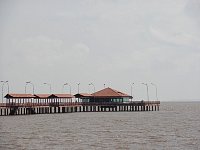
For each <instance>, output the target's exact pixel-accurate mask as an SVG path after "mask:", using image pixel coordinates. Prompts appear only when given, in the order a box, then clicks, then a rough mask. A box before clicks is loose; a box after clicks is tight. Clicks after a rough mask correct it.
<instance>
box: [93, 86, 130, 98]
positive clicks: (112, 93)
mask: <svg viewBox="0 0 200 150" xmlns="http://www.w3.org/2000/svg"><path fill="white" fill-rule="evenodd" d="M92 95H93V96H95V97H131V96H129V95H127V94H125V93H122V92H120V91H117V90H114V89H111V88H109V87H108V88H105V89H103V90H100V91H98V92H95V93H93V94H92Z"/></svg>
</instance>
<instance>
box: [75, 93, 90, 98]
mask: <svg viewBox="0 0 200 150" xmlns="http://www.w3.org/2000/svg"><path fill="white" fill-rule="evenodd" d="M74 96H75V97H77V98H81V97H85V98H87V97H92V94H89V93H78V94H76V95H74Z"/></svg>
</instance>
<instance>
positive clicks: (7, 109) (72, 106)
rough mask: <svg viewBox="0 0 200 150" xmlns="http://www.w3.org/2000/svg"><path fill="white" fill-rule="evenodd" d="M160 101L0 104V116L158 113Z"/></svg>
mask: <svg viewBox="0 0 200 150" xmlns="http://www.w3.org/2000/svg"><path fill="white" fill-rule="evenodd" d="M159 107H160V101H133V102H126V103H125V102H53V103H30V102H28V103H0V116H9V115H31V114H52V113H75V112H119V111H122V112H123V111H159Z"/></svg>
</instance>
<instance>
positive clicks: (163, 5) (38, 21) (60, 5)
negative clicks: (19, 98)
mask: <svg viewBox="0 0 200 150" xmlns="http://www.w3.org/2000/svg"><path fill="white" fill-rule="evenodd" d="M199 14H200V1H199V0H151V1H149V0H76V1H74V0H0V69H1V71H0V80H8V81H9V85H10V92H12V93H24V88H25V82H26V81H31V82H32V83H34V85H35V93H47V92H49V88H48V86H47V85H44V84H43V83H44V82H47V83H50V84H51V86H52V92H54V93H61V91H62V85H63V84H64V83H66V82H68V83H69V84H70V85H71V87H72V92H73V93H74V94H75V93H77V83H79V82H80V91H81V92H88V91H90V92H91V91H93V88H92V87H91V86H88V84H89V83H91V82H92V83H93V84H94V85H95V90H96V91H97V90H100V89H102V88H103V87H104V84H106V86H107V87H108V86H109V87H112V88H114V89H118V90H120V91H122V92H125V93H127V94H130V93H131V92H130V89H131V88H130V87H131V86H130V85H131V83H135V84H134V86H133V93H134V99H146V87H145V86H144V85H142V84H141V83H142V82H144V83H148V84H149V95H150V99H155V88H154V87H153V86H152V85H151V84H150V83H151V82H153V83H155V84H156V85H157V86H158V96H159V99H160V100H192V99H200V17H199ZM1 85H2V84H1ZM6 90H7V89H6V86H4V91H6ZM64 90H65V91H66V92H69V87H68V86H66V87H65V88H64ZM27 91H28V92H29V93H31V92H32V89H31V85H28V86H27ZM4 93H5V92H4Z"/></svg>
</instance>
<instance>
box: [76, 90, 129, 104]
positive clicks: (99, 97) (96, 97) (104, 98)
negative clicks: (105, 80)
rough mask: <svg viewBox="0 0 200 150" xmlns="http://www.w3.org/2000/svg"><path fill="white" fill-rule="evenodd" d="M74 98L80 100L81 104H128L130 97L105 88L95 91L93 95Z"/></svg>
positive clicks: (81, 95)
mask: <svg viewBox="0 0 200 150" xmlns="http://www.w3.org/2000/svg"><path fill="white" fill-rule="evenodd" d="M75 97H76V98H80V99H81V100H82V102H97V103H101V102H129V99H131V98H132V96H129V95H127V94H125V93H122V92H120V91H117V90H114V89H112V88H109V87H108V88H105V89H103V90H100V91H97V92H95V93H93V94H87V93H82V94H81V93H80V94H76V95H75Z"/></svg>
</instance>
